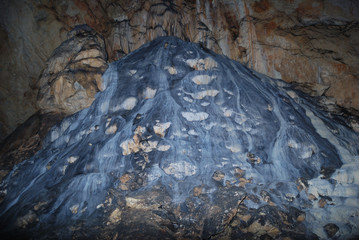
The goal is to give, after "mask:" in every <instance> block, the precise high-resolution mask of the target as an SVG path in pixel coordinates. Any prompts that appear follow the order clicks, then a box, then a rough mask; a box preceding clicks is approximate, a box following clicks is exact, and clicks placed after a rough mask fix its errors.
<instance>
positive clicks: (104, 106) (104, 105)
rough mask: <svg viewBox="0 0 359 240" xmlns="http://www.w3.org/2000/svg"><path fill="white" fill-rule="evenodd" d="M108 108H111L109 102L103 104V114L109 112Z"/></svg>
mask: <svg viewBox="0 0 359 240" xmlns="http://www.w3.org/2000/svg"><path fill="white" fill-rule="evenodd" d="M108 107H109V102H108V101H106V102H104V103H102V104H101V106H100V108H101V112H102V113H104V112H107V111H108Z"/></svg>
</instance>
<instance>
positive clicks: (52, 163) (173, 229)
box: [0, 37, 359, 239]
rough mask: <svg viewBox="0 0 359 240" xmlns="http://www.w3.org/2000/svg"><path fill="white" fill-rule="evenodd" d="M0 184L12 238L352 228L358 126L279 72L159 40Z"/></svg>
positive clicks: (314, 232) (309, 235) (255, 234)
mask: <svg viewBox="0 0 359 240" xmlns="http://www.w3.org/2000/svg"><path fill="white" fill-rule="evenodd" d="M100 86H101V89H102V90H103V92H99V93H97V95H96V98H95V100H94V102H93V103H92V105H91V106H90V107H89V108H86V109H84V110H82V111H80V112H77V113H76V114H74V115H71V116H69V117H67V118H65V119H64V120H63V121H62V122H61V123H59V124H57V125H56V126H55V127H54V128H52V129H51V131H50V132H49V134H48V135H47V137H46V139H45V140H44V143H43V149H42V150H40V151H39V152H38V153H36V154H35V155H34V156H33V157H31V158H30V159H28V160H26V161H24V162H23V163H20V164H18V165H16V166H15V168H14V169H13V170H12V171H11V172H10V174H9V175H8V176H7V177H6V178H5V180H4V181H3V182H2V183H1V189H0V190H1V194H2V199H3V200H2V203H1V205H0V229H1V230H0V232H1V235H2V236H4V237H7V238H9V239H14V238H19V237H22V238H25V239H26V238H28V239H30V238H36V239H58V238H62V239H70V238H71V239H89V238H100V239H159V238H161V239H318V238H319V239H326V238H338V239H348V238H350V237H352V238H355V236H358V234H359V225H358V222H359V219H358V218H359V200H358V199H359V198H358V196H359V178H358V176H359V174H358V172H359V156H358V153H359V146H358V144H357V142H358V141H359V134H358V133H356V132H355V131H353V129H352V128H350V126H349V125H348V124H347V121H346V119H345V118H344V117H343V116H340V115H335V114H331V113H328V112H326V111H324V110H323V109H322V108H321V106H320V105H318V104H317V102H316V101H315V99H313V98H311V97H309V96H307V95H306V94H304V93H302V92H300V91H297V90H295V88H294V87H293V86H291V85H289V84H287V83H285V82H283V81H281V80H277V79H272V78H269V77H266V76H264V75H261V74H259V73H257V72H255V71H252V70H250V69H248V68H247V67H245V66H243V65H241V64H240V63H238V62H235V61H233V60H230V59H228V58H227V57H224V56H221V55H217V54H215V53H214V52H212V51H210V50H208V49H206V48H205V47H203V46H201V45H198V44H195V43H190V42H184V41H182V40H180V39H178V38H174V37H162V38H158V39H156V40H154V41H152V42H150V43H147V44H145V45H144V46H142V47H141V48H139V49H138V50H136V51H134V52H132V53H131V54H129V55H127V56H126V57H124V58H123V59H121V60H119V61H118V62H114V63H112V64H110V66H109V68H108V70H107V71H106V73H105V74H104V76H103V80H102V81H101V83H100Z"/></svg>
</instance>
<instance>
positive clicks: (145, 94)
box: [143, 87, 157, 99]
mask: <svg viewBox="0 0 359 240" xmlns="http://www.w3.org/2000/svg"><path fill="white" fill-rule="evenodd" d="M156 92H157V89H152V88H149V87H146V89H145V91H143V97H144V98H145V99H150V98H154V97H155V95H156Z"/></svg>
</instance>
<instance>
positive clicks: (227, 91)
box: [223, 88, 234, 96]
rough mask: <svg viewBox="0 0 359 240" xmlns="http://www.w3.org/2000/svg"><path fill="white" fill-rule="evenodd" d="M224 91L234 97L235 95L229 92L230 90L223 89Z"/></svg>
mask: <svg viewBox="0 0 359 240" xmlns="http://www.w3.org/2000/svg"><path fill="white" fill-rule="evenodd" d="M223 91H224V92H226V93H228V94H229V95H232V96H233V95H234V94H233V92H232V91H229V90H227V89H225V88H223Z"/></svg>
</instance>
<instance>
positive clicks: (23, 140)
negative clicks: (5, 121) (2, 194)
mask: <svg viewBox="0 0 359 240" xmlns="http://www.w3.org/2000/svg"><path fill="white" fill-rule="evenodd" d="M63 118H64V114H59V113H46V114H40V113H39V112H37V113H36V114H34V115H32V116H31V117H30V118H29V119H28V120H26V121H25V122H24V123H23V124H21V125H20V126H19V127H18V128H17V129H16V130H15V131H14V132H13V133H11V134H10V135H9V136H8V137H7V138H6V139H5V140H4V142H3V144H2V145H0V181H1V180H2V179H3V178H4V177H5V176H6V175H7V174H8V173H9V171H10V170H11V169H12V168H13V167H14V165H15V164H19V163H21V162H22V161H24V160H25V159H28V158H30V157H32V156H33V155H34V154H35V153H36V152H37V151H38V150H40V149H41V147H42V140H43V139H44V138H45V136H46V134H47V132H48V130H49V129H50V128H51V127H52V126H53V125H54V124H56V123H58V122H60V121H61V120H62V119H63Z"/></svg>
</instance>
